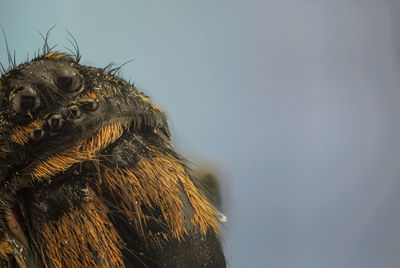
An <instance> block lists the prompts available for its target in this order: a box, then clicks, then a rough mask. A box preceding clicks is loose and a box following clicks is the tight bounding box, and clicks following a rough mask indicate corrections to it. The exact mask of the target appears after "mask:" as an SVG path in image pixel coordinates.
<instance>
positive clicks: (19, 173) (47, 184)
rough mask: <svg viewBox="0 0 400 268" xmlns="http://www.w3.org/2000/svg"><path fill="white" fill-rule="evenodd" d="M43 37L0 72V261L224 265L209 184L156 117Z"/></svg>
mask: <svg viewBox="0 0 400 268" xmlns="http://www.w3.org/2000/svg"><path fill="white" fill-rule="evenodd" d="M47 38H48V35H46V37H45V38H44V40H45V45H44V46H43V49H42V51H41V53H40V55H37V56H36V57H35V58H34V59H33V60H29V61H27V62H26V63H23V64H21V65H19V66H17V65H16V64H15V60H12V57H11V55H10V53H9V58H10V59H11V60H10V61H11V63H12V64H11V65H12V66H11V68H10V69H9V70H6V69H5V68H3V74H2V76H1V78H0V266H1V265H2V266H1V267H225V266H226V263H225V258H224V254H223V249H222V246H221V238H220V231H219V230H220V226H219V225H220V222H219V220H218V218H219V215H220V214H219V212H218V209H217V205H218V204H216V203H218V202H217V201H215V200H217V193H216V191H215V187H214V186H215V185H216V180H214V179H212V178H211V179H210V176H208V177H207V178H208V179H206V180H204V176H202V175H201V174H199V173H197V172H195V171H193V170H192V169H191V168H190V167H189V165H188V161H186V160H185V159H184V158H183V157H182V156H180V155H179V154H178V153H176V152H175V150H174V148H173V145H172V143H171V134H170V131H169V128H168V123H167V119H166V116H165V114H164V112H163V111H162V110H161V109H160V108H159V107H157V106H156V105H154V104H153V103H152V102H151V101H150V99H149V97H147V96H146V95H144V94H143V93H142V92H140V91H139V90H138V89H137V88H136V87H135V86H134V85H133V84H131V83H129V82H127V81H125V80H123V79H122V78H120V77H118V76H117V72H118V70H119V68H113V67H112V66H107V67H106V68H103V69H101V68H95V67H91V66H84V65H81V64H80V63H79V60H80V53H79V49H78V48H77V45H76V41H75V39H73V40H74V42H72V43H73V45H74V47H75V48H76V50H75V51H74V52H72V51H70V52H72V53H63V52H57V51H53V48H50V47H49V45H48V43H47ZM7 47H8V45H7ZM208 190H209V191H208ZM212 193H214V194H212Z"/></svg>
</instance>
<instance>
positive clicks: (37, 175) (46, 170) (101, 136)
mask: <svg viewBox="0 0 400 268" xmlns="http://www.w3.org/2000/svg"><path fill="white" fill-rule="evenodd" d="M122 133H123V127H122V125H121V124H112V125H107V126H105V127H103V128H101V129H100V130H99V131H98V132H97V133H96V134H95V135H93V136H92V137H90V138H89V139H87V140H85V141H83V142H81V143H80V144H79V145H77V146H74V147H73V148H71V149H67V150H65V151H62V152H60V153H57V154H56V155H54V156H51V157H49V158H47V159H46V160H43V161H40V162H39V163H37V164H36V165H35V166H34V167H33V169H32V171H31V172H30V173H31V176H32V179H33V180H34V181H40V180H42V179H45V178H49V177H52V176H54V175H55V174H57V173H59V172H61V171H65V170H67V169H68V168H70V167H71V166H72V165H73V164H76V163H79V162H83V161H86V160H92V159H93V158H94V157H96V156H97V153H98V152H100V151H101V150H102V149H104V148H105V147H106V146H107V145H108V144H110V143H112V142H114V141H115V140H117V139H118V138H119V137H120V136H121V135H122Z"/></svg>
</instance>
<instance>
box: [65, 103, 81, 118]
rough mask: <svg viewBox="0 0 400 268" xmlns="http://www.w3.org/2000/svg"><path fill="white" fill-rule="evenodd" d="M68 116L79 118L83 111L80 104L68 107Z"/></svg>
mask: <svg viewBox="0 0 400 268" xmlns="http://www.w3.org/2000/svg"><path fill="white" fill-rule="evenodd" d="M67 116H68V117H69V118H72V119H79V118H81V117H82V112H81V110H80V109H79V107H78V105H71V106H69V107H68V108H67Z"/></svg>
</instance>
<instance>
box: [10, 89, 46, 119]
mask: <svg viewBox="0 0 400 268" xmlns="http://www.w3.org/2000/svg"><path fill="white" fill-rule="evenodd" d="M39 105H40V98H39V96H38V95H37V93H36V91H35V90H33V89H32V88H31V87H30V86H26V87H20V88H18V89H17V91H16V92H15V95H14V97H13V99H12V109H13V110H14V111H15V112H16V113H19V114H22V113H26V112H27V111H32V110H34V109H36V108H38V107H39Z"/></svg>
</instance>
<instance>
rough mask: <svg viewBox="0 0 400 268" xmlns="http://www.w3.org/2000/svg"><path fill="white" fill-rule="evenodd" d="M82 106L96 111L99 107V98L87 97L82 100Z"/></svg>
mask: <svg viewBox="0 0 400 268" xmlns="http://www.w3.org/2000/svg"><path fill="white" fill-rule="evenodd" d="M79 104H80V106H81V107H82V108H83V109H84V110H85V111H88V112H94V111H96V110H97V109H98V108H99V100H96V99H86V100H83V101H81V102H80V103H79Z"/></svg>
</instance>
